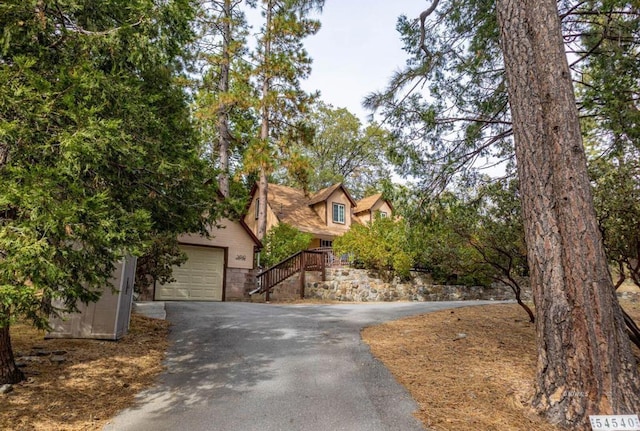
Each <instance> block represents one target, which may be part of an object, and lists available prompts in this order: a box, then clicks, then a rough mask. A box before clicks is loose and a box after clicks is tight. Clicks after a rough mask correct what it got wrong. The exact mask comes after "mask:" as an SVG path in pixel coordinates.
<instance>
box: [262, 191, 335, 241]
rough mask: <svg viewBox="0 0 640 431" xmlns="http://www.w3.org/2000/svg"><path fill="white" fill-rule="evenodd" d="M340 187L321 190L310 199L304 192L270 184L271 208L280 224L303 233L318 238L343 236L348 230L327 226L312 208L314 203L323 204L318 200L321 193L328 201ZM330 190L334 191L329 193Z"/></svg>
mask: <svg viewBox="0 0 640 431" xmlns="http://www.w3.org/2000/svg"><path fill="white" fill-rule="evenodd" d="M340 186H341V185H340V184H338V185H337V187H334V186H332V187H329V188H327V189H324V190H321V191H320V192H319V193H316V195H314V196H313V197H312V198H311V199H310V198H309V197H307V196H305V194H304V192H303V191H302V190H298V189H294V188H291V187H287V186H281V185H279V184H271V183H270V184H269V186H268V202H269V206H270V207H271V210H272V211H273V212H274V213H275V214H276V216H277V217H278V220H279V221H280V222H283V223H287V224H290V225H291V226H294V227H296V228H297V229H299V230H300V231H302V232H308V233H312V234H314V235H317V236H322V235H331V236H335V235H342V234H343V233H345V231H346V228H342V229H341V228H335V227H329V226H327V224H326V223H324V222H323V221H322V219H321V218H320V216H318V214H317V213H316V212H315V211H314V210H313V209H312V208H311V206H310V205H312V204H314V203H318V202H322V199H321V200H317V198H318V195H319V194H320V193H322V196H326V197H325V199H326V198H328V197H329V196H331V194H332V193H333V192H334V191H335V190H337V189H338V188H339V187H340ZM329 189H332V190H331V191H330V192H328V193H327V191H328V190H329ZM345 192H346V190H345Z"/></svg>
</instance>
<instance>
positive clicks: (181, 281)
mask: <svg viewBox="0 0 640 431" xmlns="http://www.w3.org/2000/svg"><path fill="white" fill-rule="evenodd" d="M180 248H181V249H182V251H184V252H185V253H186V254H187V256H188V257H189V260H187V261H186V262H185V263H183V264H182V265H181V266H179V267H174V268H173V278H175V279H176V281H174V282H173V283H169V284H165V285H159V286H158V287H157V288H156V299H157V300H161V301H172V300H173V301H176V300H177V301H222V284H223V276H224V250H221V249H219V248H210V247H194V246H186V245H181V246H180Z"/></svg>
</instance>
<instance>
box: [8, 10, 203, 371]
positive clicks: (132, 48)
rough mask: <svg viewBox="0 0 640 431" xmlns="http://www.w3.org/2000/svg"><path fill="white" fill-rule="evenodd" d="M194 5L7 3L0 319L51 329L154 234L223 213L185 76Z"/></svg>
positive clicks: (195, 225) (190, 227) (198, 224)
mask: <svg viewBox="0 0 640 431" xmlns="http://www.w3.org/2000/svg"><path fill="white" fill-rule="evenodd" d="M193 13H194V12H193V9H192V7H191V3H190V2H189V1H187V0H171V1H166V2H162V3H158V2H154V1H151V0H134V1H126V2H124V1H112V2H98V3H96V2H88V1H43V0H37V1H36V0H33V1H8V2H3V3H2V4H0V23H1V25H0V27H1V28H2V29H3V32H2V34H1V35H0V55H1V56H0V177H1V181H2V184H3V188H2V190H1V191H0V215H1V218H2V223H1V224H0V253H2V260H1V261H0V309H1V310H0V311H2V312H1V313H0V328H4V329H6V328H8V325H9V324H10V322H11V321H13V320H14V319H16V318H18V317H23V318H28V319H30V320H31V321H32V322H33V323H34V324H35V325H36V326H38V327H45V326H46V325H47V321H48V317H49V314H50V313H51V312H55V311H56V309H57V308H58V307H61V308H62V309H64V310H74V309H75V307H76V304H77V302H78V301H82V302H88V301H93V300H96V299H97V298H98V297H99V295H100V293H101V292H102V290H103V289H104V288H105V286H107V280H108V279H109V277H110V276H111V272H112V270H113V263H114V262H115V261H116V260H117V259H119V258H120V257H121V256H123V255H125V254H128V253H132V254H136V255H139V254H140V253H141V252H142V251H143V250H144V247H145V244H146V242H147V241H148V239H149V238H150V237H151V236H152V235H154V234H159V233H166V234H169V233H178V232H197V231H204V230H205V225H206V222H207V220H205V219H204V217H203V214H207V215H209V216H210V217H211V218H215V216H216V208H215V205H214V201H213V200H212V199H211V196H213V195H214V193H215V185H214V184H213V183H212V181H211V179H212V178H211V177H212V175H211V172H210V170H209V167H208V165H207V164H206V163H204V162H203V161H202V160H201V159H200V158H199V154H200V148H199V141H198V137H197V135H196V134H195V133H194V128H193V127H192V124H191V121H190V113H189V106H188V103H187V99H186V96H185V92H184V90H183V88H182V86H181V85H180V79H181V76H183V68H184V65H185V63H186V61H188V55H187V53H186V51H185V46H186V45H187V44H188V43H190V42H191V40H192V37H193V34H192V31H191V29H190V21H191V19H192V18H193ZM3 365H4V364H3Z"/></svg>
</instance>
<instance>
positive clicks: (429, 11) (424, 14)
mask: <svg viewBox="0 0 640 431" xmlns="http://www.w3.org/2000/svg"><path fill="white" fill-rule="evenodd" d="M439 2H440V0H433V3H431V6H429V9H427V10H425V11H423V12H422V13H421V14H420V49H421V50H423V51H424V53H425V54H427V55H429V50H427V47H426V46H425V45H424V40H425V37H426V32H425V28H424V23H425V21H426V20H427V17H428V16H429V15H431V14H432V13H433V11H434V10H436V7H438V3H439Z"/></svg>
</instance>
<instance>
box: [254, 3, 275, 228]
mask: <svg viewBox="0 0 640 431" xmlns="http://www.w3.org/2000/svg"><path fill="white" fill-rule="evenodd" d="M272 13H273V4H272V3H271V2H270V1H269V2H267V4H266V13H265V29H266V34H265V38H264V72H263V73H264V75H263V77H262V106H261V110H262V112H261V113H260V115H261V117H262V123H261V127H260V141H261V147H262V148H261V149H262V151H264V154H263V157H268V156H267V155H268V154H269V151H268V150H269V126H270V124H269V120H270V117H269V93H270V92H271V81H270V79H269V73H270V71H269V57H270V56H271V31H272V30H271V26H272V23H271V20H272ZM269 163H272V161H271V160H262V161H261V166H260V178H259V187H258V198H259V201H258V228H257V234H256V236H257V237H258V239H259V240H262V239H263V238H264V237H265V235H266V234H267V196H268V195H269V190H268V187H269V179H268V172H267V165H268V164H269Z"/></svg>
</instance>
